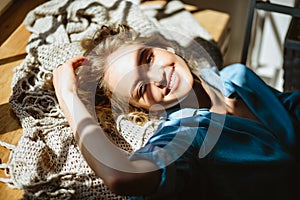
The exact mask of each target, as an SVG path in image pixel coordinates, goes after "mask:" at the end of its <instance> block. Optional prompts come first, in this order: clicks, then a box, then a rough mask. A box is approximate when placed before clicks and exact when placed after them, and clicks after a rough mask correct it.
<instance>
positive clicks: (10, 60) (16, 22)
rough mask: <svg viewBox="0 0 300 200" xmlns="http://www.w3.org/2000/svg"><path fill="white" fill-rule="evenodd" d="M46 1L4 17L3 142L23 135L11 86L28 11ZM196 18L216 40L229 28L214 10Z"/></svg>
mask: <svg viewBox="0 0 300 200" xmlns="http://www.w3.org/2000/svg"><path fill="white" fill-rule="evenodd" d="M43 2H45V0H35V1H24V0H17V1H16V0H15V1H14V4H13V5H12V6H11V7H10V8H9V9H8V10H7V11H6V12H5V13H4V14H3V15H2V16H0V20H1V24H0V30H1V35H0V44H1V47H0V125H1V126H0V140H2V141H4V142H7V143H10V144H14V145H16V144H17V142H18V140H19V138H20V137H21V136H22V128H21V126H20V124H19V122H18V119H17V118H16V117H15V115H14V113H13V112H12V110H11V108H10V105H9V103H8V101H9V97H10V95H11V87H10V84H11V80H12V76H13V69H14V68H15V67H16V66H18V65H19V64H20V63H21V62H22V61H23V59H24V57H25V55H26V54H25V46H26V44H27V41H28V37H29V36H30V33H29V32H28V31H27V30H26V28H25V26H24V24H23V23H22V22H23V20H24V18H25V16H26V14H27V13H28V11H30V10H31V9H33V8H34V7H35V6H37V5H39V4H41V3H43ZM187 9H189V10H193V11H195V8H193V7H187ZM193 15H194V16H195V17H196V19H197V20H198V22H199V23H200V24H201V25H203V26H204V28H206V29H207V30H208V32H210V33H211V34H212V36H213V38H214V39H215V40H216V41H218V40H219V38H220V37H221V34H222V32H224V30H225V29H226V26H227V24H228V20H229V18H228V16H227V15H226V14H222V13H217V12H214V11H202V12H193ZM211 24H218V26H211ZM9 154H10V151H9V150H7V149H5V148H4V147H1V146H0V159H1V160H0V162H2V163H5V162H7V160H8V157H9ZM0 177H2V178H4V177H6V176H5V174H4V172H3V171H2V170H0ZM22 195H23V192H22V191H20V190H16V189H11V188H9V187H8V186H7V185H6V184H4V183H0V199H1V200H15V199H21V198H22Z"/></svg>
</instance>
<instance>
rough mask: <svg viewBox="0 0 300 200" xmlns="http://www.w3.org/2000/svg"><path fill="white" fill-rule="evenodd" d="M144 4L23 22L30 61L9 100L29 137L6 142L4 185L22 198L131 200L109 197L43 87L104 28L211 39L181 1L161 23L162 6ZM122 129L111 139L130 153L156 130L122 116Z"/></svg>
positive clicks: (109, 4)
mask: <svg viewBox="0 0 300 200" xmlns="http://www.w3.org/2000/svg"><path fill="white" fill-rule="evenodd" d="M139 3H140V2H139V1H138V0H132V1H124V0H120V1H118V0H84V1H83V0H73V1H72V0H52V1H48V2H46V3H44V4H42V5H40V6H38V7H37V8H35V9H34V10H32V11H31V12H30V13H28V15H27V17H26V19H25V21H24V22H25V24H26V26H27V28H28V30H29V31H31V32H32V35H31V37H30V39H29V42H28V45H27V48H26V51H27V53H28V55H27V57H26V58H25V60H24V61H23V62H22V63H21V64H20V65H19V66H17V67H16V68H15V74H14V77H13V82H12V89H13V94H12V96H11V98H10V104H11V106H12V109H13V110H14V112H15V113H16V115H17V116H18V118H19V120H20V122H21V125H22V128H23V135H22V137H21V139H20V141H19V143H18V145H17V146H12V145H9V144H5V143H3V142H1V144H2V145H4V146H6V147H7V148H10V149H11V155H10V160H9V162H8V163H6V164H1V168H4V169H5V170H6V171H7V172H8V178H7V179H1V181H3V182H6V183H7V184H8V185H9V186H10V187H14V188H18V189H22V190H24V197H23V198H24V199H126V197H123V196H117V195H115V194H113V193H112V192H110V191H109V190H108V189H107V187H106V186H105V185H104V184H103V182H102V180H101V179H100V178H98V177H96V176H95V174H94V173H93V171H92V170H91V169H90V167H89V166H88V165H87V163H86V162H85V160H84V158H83V157H82V155H81V154H80V151H79V148H78V147H77V145H76V142H75V140H74V139H73V135H72V133H71V130H70V128H69V126H68V123H67V121H66V119H65V118H64V116H63V113H62V111H61V110H60V108H59V105H58V102H57V99H56V98H55V93H54V91H53V90H51V89H49V87H47V85H45V84H46V82H47V80H48V79H50V78H51V76H52V70H53V68H54V67H55V66H57V65H58V64H59V63H63V62H64V61H66V60H68V59H70V58H72V57H74V56H76V55H82V54H83V51H82V49H81V48H80V46H79V41H80V40H81V39H82V38H84V37H87V36H90V35H92V34H93V33H94V32H95V30H96V29H98V28H99V27H100V26H101V25H103V24H110V23H123V22H125V23H127V24H129V25H130V26H132V27H134V28H135V29H137V30H138V31H140V32H141V33H142V34H145V35H146V34H148V33H149V31H152V29H153V28H162V27H166V26H168V27H169V29H172V30H174V31H175V30H176V31H179V30H180V31H181V32H182V31H184V30H186V33H184V34H186V35H189V37H190V38H194V37H199V36H200V37H203V38H205V39H208V40H210V39H211V36H210V35H209V34H208V33H207V32H206V31H205V30H204V29H203V28H202V27H201V26H200V25H199V24H198V23H197V22H196V21H195V20H194V19H193V17H192V16H191V15H190V13H188V12H187V11H184V10H183V4H182V3H181V2H179V1H171V2H170V3H169V4H168V6H167V7H166V10H165V11H164V12H165V13H164V14H165V16H164V17H162V18H160V19H157V18H155V16H157V13H158V10H159V6H158V7H157V6H140V5H139ZM177 11H180V12H177ZM160 16H163V15H160ZM191 27H192V29H191ZM117 123H118V125H119V129H120V134H118V133H115V134H112V135H111V137H112V139H113V140H114V141H115V142H116V144H117V145H118V146H119V147H121V148H122V149H124V150H126V151H128V152H129V153H130V152H133V151H134V150H136V149H138V148H140V147H141V146H143V145H144V142H145V141H147V138H148V137H149V136H151V134H153V132H154V129H155V126H154V125H153V124H152V123H148V124H146V125H145V126H143V127H139V126H135V125H133V124H132V123H131V122H129V121H127V120H125V119H124V118H122V117H120V118H119V119H118V122H117Z"/></svg>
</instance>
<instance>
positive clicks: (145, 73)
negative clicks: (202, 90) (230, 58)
mask: <svg viewBox="0 0 300 200" xmlns="http://www.w3.org/2000/svg"><path fill="white" fill-rule="evenodd" d="M107 63H108V68H107V70H106V72H105V76H104V81H106V83H107V85H108V87H109V89H110V90H111V91H112V93H113V95H117V96H118V97H122V98H125V99H126V100H128V102H129V103H130V104H132V105H134V106H136V107H141V108H144V109H148V110H149V109H152V110H157V109H155V108H160V109H162V107H163V109H167V108H170V107H172V106H175V105H176V104H178V103H179V102H180V101H182V100H183V99H184V98H185V97H186V96H187V95H188V93H189V92H190V90H191V89H192V85H193V76H192V74H191V72H190V69H189V68H188V66H187V64H186V62H185V61H184V60H183V59H182V58H181V57H179V56H177V55H176V54H175V53H174V52H173V49H171V48H166V49H163V48H153V47H146V46H143V45H123V46H121V47H120V48H119V49H118V50H117V51H115V52H113V53H112V54H111V55H110V56H109V57H108V60H107ZM158 105H159V106H158ZM157 106H158V107H157ZM161 106H162V107H161Z"/></svg>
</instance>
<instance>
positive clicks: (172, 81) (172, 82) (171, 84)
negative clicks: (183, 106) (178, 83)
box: [168, 72, 175, 89]
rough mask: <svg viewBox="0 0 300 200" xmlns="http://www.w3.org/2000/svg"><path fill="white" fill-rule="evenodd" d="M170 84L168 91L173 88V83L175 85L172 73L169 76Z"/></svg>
mask: <svg viewBox="0 0 300 200" xmlns="http://www.w3.org/2000/svg"><path fill="white" fill-rule="evenodd" d="M170 79H171V80H170V83H169V86H168V89H172V88H173V86H174V83H175V75H174V72H173V73H172V75H171V78H170Z"/></svg>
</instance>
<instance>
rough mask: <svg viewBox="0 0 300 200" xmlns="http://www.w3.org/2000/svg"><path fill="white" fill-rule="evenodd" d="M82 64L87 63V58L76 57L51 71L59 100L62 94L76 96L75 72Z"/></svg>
mask: <svg viewBox="0 0 300 200" xmlns="http://www.w3.org/2000/svg"><path fill="white" fill-rule="evenodd" d="M84 62H88V58H86V57H83V56H78V57H75V58H72V59H70V60H68V61H67V62H65V63H64V64H61V65H59V66H58V67H56V68H55V69H53V86H54V88H55V93H56V96H57V98H58V99H59V100H60V99H61V98H63V97H64V94H70V93H71V94H77V76H76V73H75V70H76V69H77V68H78V67H80V66H81V65H82V64H83V63H84Z"/></svg>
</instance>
